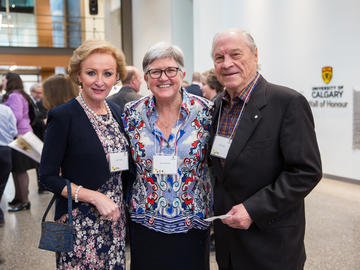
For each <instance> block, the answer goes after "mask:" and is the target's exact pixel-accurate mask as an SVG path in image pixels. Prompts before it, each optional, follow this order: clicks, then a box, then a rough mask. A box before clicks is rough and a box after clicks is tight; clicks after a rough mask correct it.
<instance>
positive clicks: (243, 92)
mask: <svg viewBox="0 0 360 270" xmlns="http://www.w3.org/2000/svg"><path fill="white" fill-rule="evenodd" d="M259 77H260V74H259V72H256V74H255V76H254V78H253V79H252V80H251V82H250V83H249V84H248V85H247V86H246V87H245V88H244V89H243V90H241V92H240V93H239V94H238V95H236V96H235V97H234V100H236V99H241V100H242V101H245V99H246V97H247V95H248V94H249V92H250V91H251V89H252V88H253V87H255V86H256V83H257V82H258V80H259ZM222 99H223V100H224V101H226V102H230V101H231V97H230V95H229V93H228V91H227V90H226V89H225V94H224V96H223V97H222ZM249 100H250V97H249V98H248V100H247V102H249Z"/></svg>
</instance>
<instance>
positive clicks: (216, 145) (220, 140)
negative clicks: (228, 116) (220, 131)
mask: <svg viewBox="0 0 360 270" xmlns="http://www.w3.org/2000/svg"><path fill="white" fill-rule="evenodd" d="M231 143H232V140H231V139H230V138H226V137H224V136H219V135H216V136H215V139H214V142H213V145H212V148H211V152H210V155H212V156H215V157H219V158H223V159H225V158H226V156H227V154H228V152H229V148H230V145H231Z"/></svg>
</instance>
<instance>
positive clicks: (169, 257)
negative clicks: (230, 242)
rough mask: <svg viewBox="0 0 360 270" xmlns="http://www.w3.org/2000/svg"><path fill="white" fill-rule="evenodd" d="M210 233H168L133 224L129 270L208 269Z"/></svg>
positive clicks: (202, 231)
mask: <svg viewBox="0 0 360 270" xmlns="http://www.w3.org/2000/svg"><path fill="white" fill-rule="evenodd" d="M209 240H210V234H209V229H208V230H197V229H191V230H190V231H189V232H187V233H174V234H165V233H160V232H156V231H154V230H151V229H148V228H146V227H144V226H142V225H140V224H137V223H135V222H133V221H130V249H131V252H130V254H131V264H130V265H131V267H130V270H144V269H147V270H184V269H188V270H209V269H210V262H209V259H210V258H209V257H210V256H209V252H210V249H209V244H210V241H209Z"/></svg>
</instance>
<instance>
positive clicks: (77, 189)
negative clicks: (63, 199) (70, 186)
mask: <svg viewBox="0 0 360 270" xmlns="http://www.w3.org/2000/svg"><path fill="white" fill-rule="evenodd" d="M80 188H82V186H77V188H76V189H75V196H74V197H75V199H74V201H75V202H76V203H78V202H79V200H78V197H77V196H78V193H79V190H80Z"/></svg>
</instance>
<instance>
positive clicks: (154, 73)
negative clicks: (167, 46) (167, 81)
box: [146, 67, 180, 79]
mask: <svg viewBox="0 0 360 270" xmlns="http://www.w3.org/2000/svg"><path fill="white" fill-rule="evenodd" d="M179 70H180V68H178V67H168V68H165V69H150V70H148V72H146V73H147V74H149V75H150V77H151V78H152V79H159V78H160V77H161V76H162V73H163V72H164V73H165V75H166V76H167V77H168V78H174V77H175V76H176V75H177V73H178V71H179Z"/></svg>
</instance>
